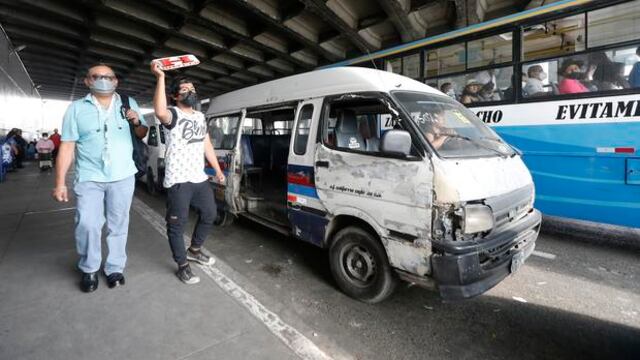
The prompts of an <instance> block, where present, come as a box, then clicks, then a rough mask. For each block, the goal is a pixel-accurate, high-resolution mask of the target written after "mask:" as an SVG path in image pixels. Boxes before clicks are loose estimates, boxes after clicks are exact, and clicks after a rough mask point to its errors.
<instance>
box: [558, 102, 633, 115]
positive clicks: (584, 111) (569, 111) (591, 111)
mask: <svg viewBox="0 0 640 360" xmlns="http://www.w3.org/2000/svg"><path fill="white" fill-rule="evenodd" d="M638 116H640V100H632V101H617V102H613V101H609V102H597V103H590V104H571V105H559V106H558V115H557V116H556V120H575V119H586V118H590V119H614V118H620V117H638Z"/></svg>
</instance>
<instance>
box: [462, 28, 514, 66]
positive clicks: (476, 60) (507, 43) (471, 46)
mask: <svg viewBox="0 0 640 360" xmlns="http://www.w3.org/2000/svg"><path fill="white" fill-rule="evenodd" d="M512 40H513V33H511V32H508V33H504V34H500V35H494V36H489V37H486V38H482V39H478V40H473V41H469V42H468V44H467V53H468V54H467V56H468V59H467V67H468V68H474V67H480V66H487V65H493V64H502V63H505V62H510V61H511V60H512V52H513V45H512Z"/></svg>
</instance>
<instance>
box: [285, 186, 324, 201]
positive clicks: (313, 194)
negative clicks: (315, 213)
mask: <svg viewBox="0 0 640 360" xmlns="http://www.w3.org/2000/svg"><path fill="white" fill-rule="evenodd" d="M287 192H289V193H292V194H298V195H303V196H307V197H310V198H314V199H318V192H317V191H316V188H315V187H311V186H303V185H296V184H291V183H289V184H288V185H287Z"/></svg>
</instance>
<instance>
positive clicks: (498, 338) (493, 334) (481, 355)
mask: <svg viewBox="0 0 640 360" xmlns="http://www.w3.org/2000/svg"><path fill="white" fill-rule="evenodd" d="M136 196H138V198H139V199H141V200H142V201H143V202H144V203H146V204H147V205H149V206H150V207H151V208H152V209H154V210H156V211H157V212H158V213H160V214H164V207H165V203H164V201H165V200H164V195H156V196H150V195H148V194H147V193H146V192H145V191H144V190H142V187H139V189H137V190H136ZM638 241H639V242H640V239H638ZM167 246H168V245H167ZM205 247H206V248H207V249H209V250H210V251H212V252H213V253H214V254H215V255H216V256H217V257H219V258H220V259H221V260H222V261H224V262H225V263H226V264H228V265H229V266H230V267H231V268H232V269H233V270H234V271H236V272H238V273H239V274H241V275H242V276H243V277H244V278H245V279H246V280H247V281H248V282H249V283H250V284H245V285H246V286H249V287H250V288H255V289H257V290H258V291H257V293H258V294H259V295H258V297H259V300H260V301H262V302H263V303H265V304H267V305H269V304H271V305H273V306H274V307H275V308H278V309H284V310H282V313H281V314H280V316H282V317H283V318H284V319H285V321H290V322H291V323H293V324H294V325H295V324H299V325H300V326H302V327H303V328H304V329H310V330H307V331H308V332H310V333H308V334H306V335H307V336H309V337H310V338H312V339H313V341H314V342H315V343H316V344H318V346H320V347H325V348H327V349H331V348H336V347H337V348H340V349H342V350H346V351H347V352H348V353H349V354H350V356H351V357H353V358H356V359H513V358H517V359H519V360H520V359H640V261H639V260H640V251H637V250H633V249H624V248H619V247H616V246H612V245H607V244H602V243H599V244H592V243H588V242H584V241H579V239H576V237H575V236H571V237H569V236H566V237H563V236H561V235H557V234H553V235H548V234H542V235H541V236H540V237H539V239H538V242H537V247H536V250H537V252H536V253H535V255H533V256H531V257H530V258H529V260H528V261H527V263H526V264H525V265H524V266H523V267H522V268H521V269H520V270H519V271H518V273H516V274H515V275H514V276H511V277H509V278H507V279H506V280H505V281H503V282H502V283H500V284H499V285H498V286H496V287H495V288H493V289H492V290H490V291H489V292H487V293H486V294H484V295H482V296H479V297H476V298H474V299H470V300H465V301H457V302H443V301H442V300H441V299H440V298H439V296H438V294H437V293H435V292H432V291H429V290H425V289H421V288H419V287H417V286H411V285H409V284H407V283H402V284H401V285H400V286H399V287H398V289H397V290H396V293H395V294H394V295H393V296H392V297H391V298H390V299H388V300H386V301H385V302H383V303H381V304H376V305H367V304H363V303H360V302H358V301H355V300H353V299H351V298H349V297H347V296H345V295H344V294H342V293H341V292H340V291H339V290H338V289H337V288H336V286H335V283H334V282H333V280H332V278H331V274H330V271H329V266H328V260H327V254H326V252H325V251H324V250H322V249H318V248H316V247H314V246H313V245H309V244H306V243H303V242H301V241H298V240H295V239H292V238H288V237H285V236H282V235H280V234H278V233H276V232H274V231H271V230H269V229H267V228H264V227H262V226H260V225H257V224H254V223H252V222H250V221H246V220H239V221H236V222H235V223H234V224H233V225H231V226H229V227H225V228H217V229H216V232H215V233H214V234H213V236H212V238H210V239H209V240H208V242H207V243H205ZM300 322H303V324H300ZM329 352H331V351H329Z"/></svg>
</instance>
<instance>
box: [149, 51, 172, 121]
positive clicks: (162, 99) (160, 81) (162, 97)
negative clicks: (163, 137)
mask: <svg viewBox="0 0 640 360" xmlns="http://www.w3.org/2000/svg"><path fill="white" fill-rule="evenodd" d="M151 72H152V73H153V75H155V76H156V79H157V83H156V92H155V94H154V95H153V111H154V112H155V113H156V117H157V118H158V120H160V122H161V123H162V124H164V125H169V124H170V123H171V113H170V112H169V110H167V94H166V91H165V82H164V71H162V69H160V65H159V64H158V63H157V62H155V61H152V62H151Z"/></svg>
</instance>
